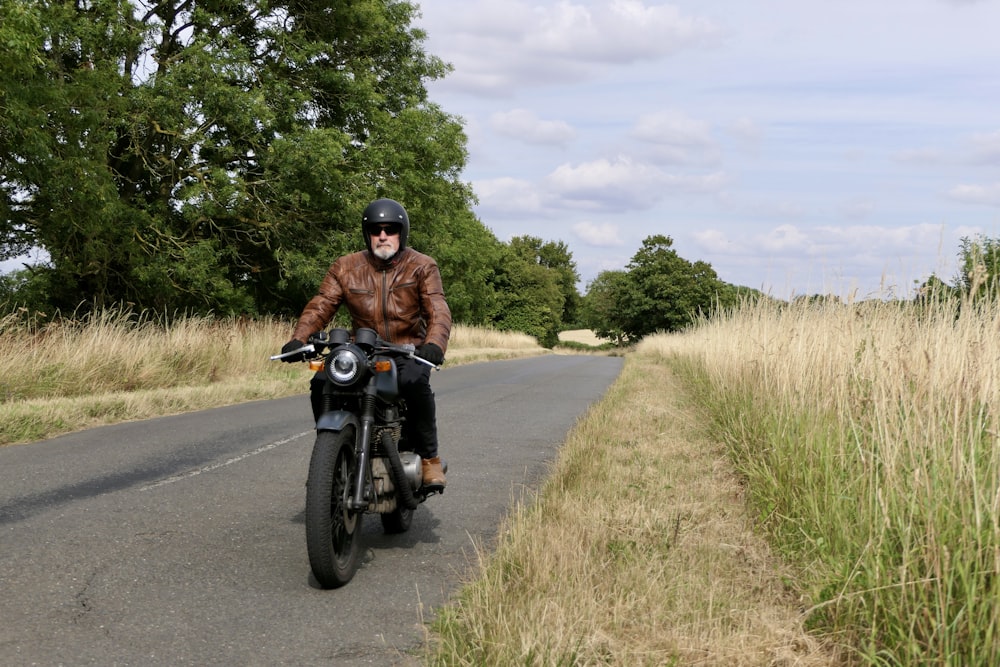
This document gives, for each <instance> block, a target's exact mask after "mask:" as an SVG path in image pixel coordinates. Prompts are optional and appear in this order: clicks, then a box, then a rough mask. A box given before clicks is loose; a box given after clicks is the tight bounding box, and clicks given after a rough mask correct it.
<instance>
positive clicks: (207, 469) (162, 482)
mask: <svg viewBox="0 0 1000 667" xmlns="http://www.w3.org/2000/svg"><path fill="white" fill-rule="evenodd" d="M311 433H315V431H303V432H302V433H296V434H295V435H293V436H291V437H288V438H285V439H284V440H277V441H275V442H272V443H269V444H267V445H263V446H261V447H258V448H257V449H255V450H253V451H250V452H247V453H246V454H240V455H239V456H234V457H233V458H231V459H229V460H228V461H223V462H221V463H213V464H212V465H208V466H203V467H201V468H197V469H195V470H189V471H188V472H185V473H181V474H180V475H174V476H172V477H166V478H164V479H161V480H160V481H158V482H153V483H152V484H147V485H146V486H144V487H142V488H140V489H139V490H140V491H149V490H151V489H155V488H157V487H159V486H165V485H167V484H173V483H174V482H179V481H181V480H182V479H187V478H188V477H195V476H196V475H200V474H202V473H205V472H211V471H212V470H218V469H219V468H225V467H226V466H228V465H232V464H234V463H239V462H240V461H242V460H243V459H248V458H250V457H251V456H256V455H257V454H263V453H264V452H267V451H270V450H272V449H274V448H275V447H280V446H282V445H287V444H288V443H290V442H292V441H293V440H298V439H299V438H302V437H305V436H307V435H310V434H311Z"/></svg>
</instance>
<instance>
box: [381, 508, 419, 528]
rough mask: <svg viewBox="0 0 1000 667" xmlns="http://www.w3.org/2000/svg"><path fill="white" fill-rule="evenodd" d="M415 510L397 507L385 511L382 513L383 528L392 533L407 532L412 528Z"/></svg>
mask: <svg viewBox="0 0 1000 667" xmlns="http://www.w3.org/2000/svg"><path fill="white" fill-rule="evenodd" d="M415 511H416V510H411V509H407V508H405V507H397V508H396V509H394V510H393V511H391V512H385V513H384V514H382V515H381V517H382V529H383V530H384V531H385V532H387V533H390V534H394V533H405V532H406V531H408V530H409V529H410V523H411V522H412V521H413V513H414V512H415Z"/></svg>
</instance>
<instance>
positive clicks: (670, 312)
mask: <svg viewBox="0 0 1000 667" xmlns="http://www.w3.org/2000/svg"><path fill="white" fill-rule="evenodd" d="M673 244H674V241H673V239H672V238H670V237H669V236H663V235H656V236H650V237H647V238H646V239H645V240H643V242H642V248H640V249H639V251H638V252H636V254H635V255H633V256H632V259H631V261H630V262H629V263H628V265H627V266H626V269H625V271H624V272H620V273H619V272H605V273H603V274H601V275H600V276H598V280H595V281H594V282H593V283H591V285H590V289H589V290H588V293H587V298H586V302H587V311H586V312H587V318H588V320H587V321H588V323H589V326H590V327H591V328H592V329H593V330H594V331H595V332H597V334H598V335H600V336H603V337H607V338H613V339H618V340H622V339H627V340H630V341H634V340H638V339H640V338H642V337H643V336H646V335H648V334H651V333H655V332H657V331H668V332H669V331H679V330H681V329H683V328H684V327H686V326H688V325H689V324H690V323H691V322H692V321H693V319H694V318H695V317H698V316H699V315H708V314H710V313H712V312H714V311H715V310H716V309H717V308H720V307H730V306H732V305H734V304H735V302H736V300H737V298H738V291H737V290H736V289H735V288H733V287H732V286H731V285H728V284H726V283H724V282H723V281H721V280H719V277H718V276H717V275H716V273H715V270H714V269H712V266H711V265H710V264H708V263H707V262H703V261H696V262H689V261H688V260H686V259H684V258H683V257H681V256H680V255H678V254H677V251H676V250H674V248H673ZM602 318H606V319H604V321H601V320H602Z"/></svg>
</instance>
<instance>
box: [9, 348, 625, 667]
mask: <svg viewBox="0 0 1000 667" xmlns="http://www.w3.org/2000/svg"><path fill="white" fill-rule="evenodd" d="M621 365H622V360H621V359H619V358H612V357H597V356H557V355H549V356H544V357H535V358H530V359H523V360H514V361H503V362H492V363H485V364H473V365H468V366H459V367H456V368H451V369H447V370H445V371H443V372H441V373H437V374H435V375H434V376H433V378H432V385H433V387H434V390H435V393H436V394H437V402H438V428H439V432H440V433H439V435H440V439H441V455H442V456H443V457H444V458H445V459H446V460H447V461H448V463H449V466H450V469H449V473H448V488H447V490H446V492H445V493H444V495H443V496H435V497H433V498H431V499H430V500H428V501H427V502H426V503H425V504H423V505H421V506H420V508H419V509H418V510H417V513H416V515H415V517H414V521H413V526H412V527H411V529H410V531H409V532H408V533H405V534H403V535H393V536H386V535H383V534H382V531H381V524H380V522H379V520H378V517H377V516H368V517H366V523H365V527H364V531H365V532H364V535H365V544H366V546H367V553H366V562H365V565H364V566H363V567H362V568H361V570H360V571H359V572H358V574H357V575H356V576H355V578H354V580H353V581H352V582H351V583H350V584H348V585H347V586H346V587H344V588H341V589H337V590H333V591H324V590H320V589H318V588H317V587H316V586H315V583H314V582H313V581H312V580H311V577H310V574H309V564H308V559H307V556H306V552H305V529H304V526H303V505H304V502H305V478H306V471H307V467H308V462H309V454H310V449H311V446H312V442H313V439H314V435H313V432H312V430H311V427H312V420H311V413H310V411H309V405H308V398H307V397H306V396H305V395H302V396H297V397H293V398H288V399H282V400H275V401H261V402H255V403H248V404H243V405H238V406H233V407H228V408H222V409H216V410H207V411H203V412H197V413H191V414H185V415H179V416H173V417H165V418H159V419H152V420H148V421H142V422H133V423H128V424H120V425H116V426H110V427H103V428H98V429H92V430H88V431H83V432H80V433H75V434H72V435H68V436H64V437H60V438H54V439H52V440H47V441H43V442H38V443H33V444H29V445H17V446H11V447H4V448H0V665H4V666H14V665H36V664H37V665H331V664H335V665H398V664H407V663H409V662H410V660H409V658H408V657H407V655H408V652H409V651H412V649H414V648H416V647H418V646H419V645H420V644H421V642H422V641H423V638H424V625H423V623H424V622H427V621H429V620H430V619H431V618H432V616H433V610H434V609H435V608H436V607H439V606H440V605H441V604H442V603H444V602H445V601H446V599H447V597H448V595H449V594H450V593H452V592H454V591H455V590H456V589H457V588H458V587H459V586H460V584H461V582H462V580H463V577H464V576H466V575H468V573H469V572H470V566H471V565H472V564H473V563H474V562H475V558H476V556H475V549H476V545H477V544H487V545H488V544H489V543H490V540H491V539H492V538H493V537H494V536H495V535H496V530H497V527H498V523H499V521H500V519H501V518H502V517H503V516H504V514H505V513H506V512H507V511H508V510H509V509H510V507H511V505H512V504H513V502H514V501H515V500H516V499H517V498H519V497H520V496H521V494H522V493H523V491H524V489H525V488H534V487H535V486H536V485H537V483H538V482H539V480H541V479H542V478H543V477H544V475H545V474H546V471H547V465H548V463H549V462H551V461H552V460H553V458H554V456H555V453H556V450H557V448H558V446H559V445H560V444H561V443H562V442H563V441H564V440H565V437H566V434H567V432H568V431H569V429H570V428H571V427H572V426H573V424H574V423H575V421H576V420H577V419H578V417H579V416H580V415H581V414H582V413H583V412H584V411H585V410H586V408H587V407H588V406H589V405H590V404H591V403H592V402H593V401H595V400H596V399H598V398H600V396H601V395H602V394H603V393H604V391H605V390H606V389H607V387H608V386H609V385H610V383H611V382H612V381H613V380H614V379H615V377H617V375H618V372H619V371H620V369H621ZM306 380H307V376H306V375H304V377H303V385H304V386H305V384H306Z"/></svg>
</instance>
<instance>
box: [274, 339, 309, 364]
mask: <svg viewBox="0 0 1000 667" xmlns="http://www.w3.org/2000/svg"><path fill="white" fill-rule="evenodd" d="M314 352H316V346H315V345H313V344H312V343H309V344H308V345H303V346H302V347H300V348H297V349H295V350H292V351H291V352H285V353H283V354H272V355H271V357H270V359H271V361H277V360H279V359H284V358H285V357H291V356H294V355H296V354H301V355H307V354H313V353H314Z"/></svg>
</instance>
